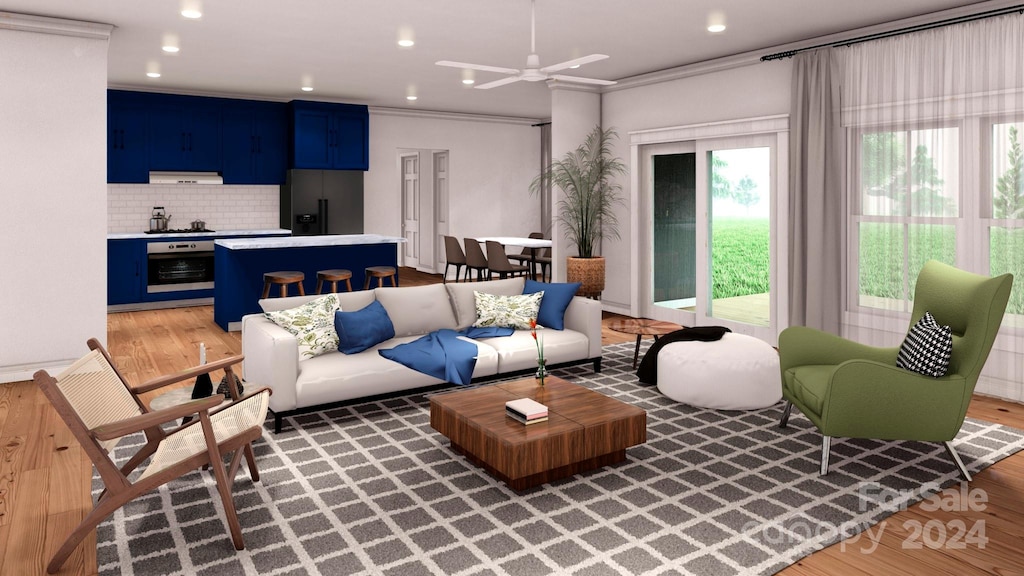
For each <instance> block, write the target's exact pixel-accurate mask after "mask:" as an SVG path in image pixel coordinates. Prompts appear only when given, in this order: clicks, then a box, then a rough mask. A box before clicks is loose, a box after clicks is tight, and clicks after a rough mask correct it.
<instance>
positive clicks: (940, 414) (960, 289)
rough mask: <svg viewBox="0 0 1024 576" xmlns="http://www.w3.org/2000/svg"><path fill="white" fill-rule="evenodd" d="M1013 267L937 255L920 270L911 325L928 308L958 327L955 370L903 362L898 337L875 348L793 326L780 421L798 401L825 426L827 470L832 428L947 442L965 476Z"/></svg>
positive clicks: (786, 339) (846, 433)
mask: <svg viewBox="0 0 1024 576" xmlns="http://www.w3.org/2000/svg"><path fill="white" fill-rule="evenodd" d="M1012 284H1013V276H1012V275H1010V274H1003V275H1002V276H997V277H995V278H988V277H985V276H979V275H977V274H971V273H969V272H964V271H963V270H958V269H956V268H954V267H952V266H948V265H946V264H942V263H941V262H937V261H935V260H930V261H928V262H926V263H925V265H924V268H922V269H921V274H920V275H919V276H918V277H917V287H916V289H915V291H914V312H913V314H912V315H911V318H910V325H911V326H913V325H914V323H916V322H917V321H918V319H920V318H921V317H922V316H923V315H924V313H925V311H928V312H931V313H932V315H933V316H935V319H936V320H937V321H938V322H939V324H943V325H945V324H948V325H949V326H950V328H951V329H952V332H953V353H952V357H951V358H950V361H949V371H948V372H947V373H946V375H945V376H942V377H940V378H934V377H932V376H925V375H922V374H918V373H916V372H910V371H908V370H903V369H902V368H897V367H896V355H897V353H898V352H899V347H895V348H876V347H873V346H866V345H863V344H858V343H856V342H851V341H849V340H845V339H843V338H840V337H838V336H834V335H832V334H827V333H824V332H820V331H818V330H814V329H812V328H806V327H802V326H794V327H790V328H787V329H785V330H783V331H782V333H781V334H780V335H779V362H780V365H781V366H780V367H781V371H782V396H783V398H785V399H786V407H785V409H784V410H783V414H782V421H781V422H780V423H779V426H780V427H781V428H785V427H786V424H787V422H788V421H789V414H790V411H791V410H792V409H793V406H794V405H795V406H796V407H797V408H798V409H799V410H800V411H801V412H803V413H804V415H805V416H807V418H808V419H809V420H810V421H811V422H812V423H813V424H814V425H815V426H816V427H817V428H818V430H820V431H821V433H822V435H823V436H822V444H821V474H822V475H824V474H826V473H827V472H828V456H829V445H830V441H831V438H832V437H833V436H837V437H847V438H876V439H880V440H919V441H924V442H942V443H944V444H945V446H946V450H947V451H948V452H949V455H950V456H951V457H952V458H953V461H954V462H956V465H957V467H958V468H959V469H960V473H961V474H962V475H963V477H964V479H966V480H968V481H969V480H970V479H971V475H970V473H969V472H968V471H967V468H966V467H965V466H964V463H963V461H962V460H961V459H960V456H959V455H958V454H957V453H956V449H955V448H954V447H953V443H952V440H953V438H954V437H955V436H956V435H957V433H958V432H959V431H960V426H961V425H962V424H963V422H964V417H965V416H966V415H967V406H968V404H970V402H971V395H972V394H973V393H974V386H975V384H977V382H978V375H979V374H981V369H982V367H983V366H984V365H985V360H986V359H987V358H988V354H989V351H990V350H991V349H992V343H993V342H994V341H995V338H996V333H997V332H998V331H999V324H1000V323H1001V322H1002V319H1003V313H1004V312H1005V311H1006V302H1007V300H1008V299H1009V297H1010V287H1011V285H1012Z"/></svg>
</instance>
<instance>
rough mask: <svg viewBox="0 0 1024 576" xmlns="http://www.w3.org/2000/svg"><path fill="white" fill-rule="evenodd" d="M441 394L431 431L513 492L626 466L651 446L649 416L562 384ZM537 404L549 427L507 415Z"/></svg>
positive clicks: (550, 381)
mask: <svg viewBox="0 0 1024 576" xmlns="http://www.w3.org/2000/svg"><path fill="white" fill-rule="evenodd" d="M546 381H547V384H546V385H545V386H544V387H543V388H542V387H540V386H538V385H537V383H536V381H535V380H534V379H533V378H528V379H524V380H517V381H515V382H503V383H499V384H492V385H490V386H482V387H480V388H472V389H469V390H459V391H456V392H447V393H442V394H435V395H434V396H431V397H430V426H431V427H433V428H434V429H435V430H437V431H438V432H440V433H441V434H444V435H445V436H447V437H448V438H449V439H450V440H451V442H452V450H454V451H455V452H458V453H459V454H462V455H464V456H465V457H466V459H467V460H469V461H470V462H472V463H474V464H476V465H477V466H480V467H482V468H484V469H485V470H487V471H488V472H489V473H490V474H491V475H493V476H495V477H496V478H498V479H499V480H501V481H503V482H505V483H506V484H508V486H509V487H510V488H512V489H513V490H525V489H527V488H530V487H532V486H538V485H540V484H544V483H545V482H551V481H554V480H557V479H559V478H565V477H568V476H572V475H573V474H578V473H580V472H585V471H587V470H593V469H595V468H600V467H602V466H608V465H609V464H615V463H616V462H621V461H623V460H625V459H626V448H629V447H630V446H636V445H637V444H643V443H644V442H646V441H647V413H646V412H644V411H643V410H641V409H640V408H637V407H636V406H631V405H629V404H626V403H624V402H620V401H618V400H615V399H614V398H609V397H607V396H605V395H603V394H599V393H597V392H594V391H593V390H590V389H588V388H584V387H583V386H579V385H576V384H572V383H570V382H566V381H565V380H562V379H561V378H558V377H555V376H548V377H547V380H546ZM516 398H533V399H534V400H536V401H537V402H540V403H541V404H544V405H546V406H547V407H548V421H547V422H540V423H537V424H530V425H529V426H526V425H523V424H520V423H519V422H516V421H515V420H513V419H512V418H510V417H508V416H506V415H505V402H507V401H509V400H515V399H516Z"/></svg>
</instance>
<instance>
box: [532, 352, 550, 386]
mask: <svg viewBox="0 0 1024 576" xmlns="http://www.w3.org/2000/svg"><path fill="white" fill-rule="evenodd" d="M544 362H545V361H544V359H543V358H538V359H537V375H536V376H534V378H536V379H537V385H538V386H543V385H544V379H545V378H547V376H548V371H547V368H546V367H545V366H544Z"/></svg>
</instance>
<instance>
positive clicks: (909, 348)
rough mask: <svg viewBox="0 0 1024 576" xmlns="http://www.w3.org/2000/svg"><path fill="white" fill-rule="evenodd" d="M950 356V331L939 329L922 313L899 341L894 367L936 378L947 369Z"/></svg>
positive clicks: (951, 352) (951, 349)
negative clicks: (900, 342) (905, 335)
mask: <svg viewBox="0 0 1024 576" xmlns="http://www.w3.org/2000/svg"><path fill="white" fill-rule="evenodd" d="M952 354H953V331H952V330H950V329H949V326H939V323H938V322H936V321H935V317H934V316H932V314H931V312H925V313H924V316H922V317H921V319H920V320H918V321H917V324H914V327H913V328H911V329H910V332H908V333H907V337H906V339H904V340H903V345H902V346H900V352H899V354H898V355H897V356H896V366H899V367H900V368H903V369H904V370H910V371H912V372H919V373H921V374H925V375H927V376H934V377H936V378H938V377H939V376H944V375H945V374H946V370H948V369H949V357H950V356H952Z"/></svg>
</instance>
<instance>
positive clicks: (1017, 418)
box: [0, 269, 1024, 576]
mask: <svg viewBox="0 0 1024 576" xmlns="http://www.w3.org/2000/svg"><path fill="white" fill-rule="evenodd" d="M439 281H440V276H438V275H428V274H421V273H418V272H415V271H411V270H409V269H402V270H401V271H400V282H401V284H402V285H405V286H413V285H422V284H431V283H436V282H439ZM616 317H617V316H615V315H610V314H606V315H605V320H604V323H605V326H606V327H605V328H604V329H603V330H602V341H603V342H604V343H605V344H611V343H616V342H632V341H634V337H633V336H631V335H628V334H620V333H618V332H614V331H612V330H609V329H608V328H607V323H608V322H609V321H610V320H611V319H612V318H616ZM107 342H108V348H109V350H110V353H111V355H112V357H113V359H114V362H115V363H116V364H117V366H118V368H119V369H120V370H121V371H122V373H123V374H124V375H125V377H126V378H127V379H128V380H129V381H131V382H142V381H144V380H147V379H149V378H152V377H155V376H159V375H162V374H167V373H169V372H174V371H178V370H181V369H184V368H188V367H189V366H192V365H194V364H195V363H196V361H197V359H198V355H199V343H200V342H204V343H205V344H206V348H207V354H208V357H209V358H210V359H211V360H213V359H217V358H222V357H225V356H231V355H234V354H238V353H240V351H241V335H240V333H238V332H232V333H224V332H223V331H222V330H221V329H220V328H219V327H218V326H217V325H216V324H214V322H213V308H212V307H210V306H200V307H193V308H177V309H169V310H156V311H145V312H122V313H117V314H111V315H109V316H108V322H107ZM86 351H87V349H86V347H85V342H83V343H82V353H83V354H85V352H86ZM968 414H969V415H970V416H971V417H973V418H979V419H982V420H988V421H991V422H998V423H1001V424H1006V425H1008V426H1014V427H1016V428H1024V405H1021V404H1016V403H1012V402H1006V401H1002V400H997V399H993V398H988V397H983V396H975V398H974V400H973V401H972V403H971V406H970V409H969V410H968ZM91 476H92V463H91V462H90V461H89V459H88V458H87V457H86V456H85V455H84V453H83V452H82V450H81V449H80V447H79V445H78V443H77V441H76V440H75V439H74V438H73V437H72V436H71V434H70V431H69V430H68V429H67V427H66V426H65V425H64V423H63V422H61V421H60V419H59V418H58V417H57V415H56V413H55V412H54V410H53V409H52V408H51V407H50V404H49V402H48V401H47V399H46V398H45V397H43V395H42V394H41V393H39V392H38V391H37V389H36V387H35V386H34V385H33V384H32V383H31V382H14V383H8V384H0V576H8V575H9V576H28V575H36V574H43V570H44V567H45V563H46V561H48V560H49V558H50V556H51V555H52V554H53V552H54V551H55V550H56V548H57V547H58V546H60V544H61V543H62V542H63V541H64V538H65V537H66V536H67V534H68V533H69V532H70V531H71V530H72V528H74V526H76V525H77V524H78V523H79V522H80V521H81V519H82V517H83V515H84V514H85V513H86V512H87V511H88V510H89V509H90V508H91V499H90V495H89V485H90V478H91ZM969 488H970V490H971V491H972V492H977V493H980V491H984V493H985V494H986V495H987V497H988V503H987V504H986V506H985V509H984V510H976V511H964V512H943V511H941V510H939V511H934V512H928V511H926V510H924V509H922V506H920V505H916V506H912V507H910V508H909V509H907V510H905V511H902V512H899V513H897V514H895V515H893V516H891V517H889V518H887V519H886V520H885V521H884V522H883V524H880V525H878V526H876V527H875V529H874V530H873V532H872V533H874V534H877V533H878V532H879V527H880V526H881V527H882V529H881V533H882V535H881V538H880V539H879V540H878V545H877V546H876V547H874V548H872V547H871V544H872V543H871V541H870V540H869V539H868V537H867V536H866V534H862V535H861V536H860V537H855V538H852V539H849V540H846V541H845V542H842V543H838V544H836V545H834V546H831V547H829V548H826V549H825V550H822V551H820V552H817V553H815V554H813V555H811V556H809V557H807V558H805V559H804V560H801V561H800V562H797V563H796V564H794V565H792V566H790V567H788V568H786V569H785V570H783V571H782V574H786V575H790V576H809V575H831V574H872V575H875V574H1003V575H1007V574H1024V553H1022V552H1021V551H1020V548H1021V547H1020V543H1021V542H1022V541H1024V505H1022V503H1024V452H1022V453H1018V454H1016V455H1014V456H1012V457H1010V458H1007V459H1005V460H1003V461H1001V462H999V463H997V464H996V465H994V466H992V467H990V468H988V469H986V470H984V471H982V472H981V473H979V474H977V475H975V477H974V481H973V482H971V483H970V486H969ZM976 521H984V526H985V528H986V531H985V536H986V537H987V538H988V542H987V544H986V545H985V546H984V547H981V546H978V545H972V544H968V545H967V546H966V547H964V548H962V549H955V548H954V547H952V546H946V547H942V548H939V549H929V548H927V546H925V547H923V548H922V549H913V548H908V547H907V545H906V544H907V543H908V542H912V541H913V540H912V538H911V537H912V536H913V534H911V532H909V530H911V529H912V528H913V527H914V526H915V525H917V526H923V525H925V523H928V522H932V524H930V525H932V526H935V527H937V528H939V529H942V530H944V531H945V532H946V534H947V536H952V534H953V533H954V532H955V530H956V529H957V527H958V526H959V525H960V524H959V522H963V523H964V525H965V526H966V527H968V528H969V527H971V526H973V525H974V524H975V522H976ZM922 541H923V539H922V538H920V537H919V538H918V539H917V542H922ZM869 550H870V552H868V551H869ZM96 571H97V570H96V540H95V533H94V534H92V535H91V536H90V537H89V538H87V539H86V541H85V543H84V544H83V545H82V546H80V547H79V548H78V549H77V550H76V551H75V553H74V554H73V555H72V556H71V558H70V559H69V560H68V562H67V563H66V564H65V565H64V567H63V569H62V570H61V572H60V574H67V575H93V574H96Z"/></svg>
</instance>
